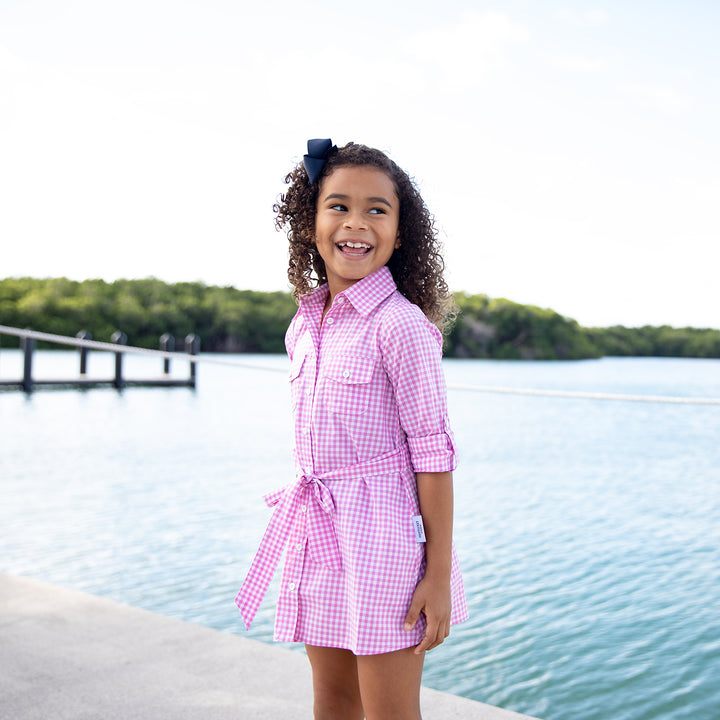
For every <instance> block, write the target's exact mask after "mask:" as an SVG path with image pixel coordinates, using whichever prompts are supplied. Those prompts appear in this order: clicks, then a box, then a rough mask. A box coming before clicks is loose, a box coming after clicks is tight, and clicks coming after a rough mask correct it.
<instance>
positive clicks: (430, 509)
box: [405, 472, 453, 655]
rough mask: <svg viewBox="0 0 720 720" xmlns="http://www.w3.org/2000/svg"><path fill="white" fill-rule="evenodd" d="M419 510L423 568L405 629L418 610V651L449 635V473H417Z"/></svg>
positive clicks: (450, 513) (406, 619)
mask: <svg viewBox="0 0 720 720" xmlns="http://www.w3.org/2000/svg"><path fill="white" fill-rule="evenodd" d="M417 488H418V500H419V502H420V513H421V514H422V518H423V524H424V525H425V537H426V542H425V554H426V558H427V568H426V570H425V576H424V577H423V579H422V580H421V581H420V582H419V583H418V585H417V588H416V589H415V593H414V594H413V599H412V603H411V604H410V610H409V611H408V614H407V616H406V618H405V629H406V630H411V629H412V628H413V627H414V626H415V623H416V622H417V619H418V616H419V614H420V612H421V611H422V612H423V613H425V618H426V619H427V629H426V631H425V637H424V638H423V639H422V642H421V643H420V644H419V645H418V646H417V647H416V648H415V653H416V654H418V655H419V654H420V653H422V652H424V651H425V650H432V648H434V647H436V646H438V645H440V643H442V642H443V640H445V638H446V637H447V636H448V635H449V634H450V611H451V600H450V564H451V561H452V525H453V481H452V473H451V472H439V473H428V472H420V473H417Z"/></svg>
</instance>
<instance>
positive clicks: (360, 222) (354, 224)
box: [343, 210, 367, 230]
mask: <svg viewBox="0 0 720 720" xmlns="http://www.w3.org/2000/svg"><path fill="white" fill-rule="evenodd" d="M343 227H345V228H346V229H347V230H367V221H366V220H365V216H364V215H363V213H361V212H360V211H358V210H349V211H348V214H347V215H346V216H345V222H344V223H343Z"/></svg>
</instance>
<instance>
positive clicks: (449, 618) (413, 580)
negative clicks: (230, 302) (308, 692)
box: [236, 140, 467, 720]
mask: <svg viewBox="0 0 720 720" xmlns="http://www.w3.org/2000/svg"><path fill="white" fill-rule="evenodd" d="M285 180H286V183H288V184H289V188H288V190H287V192H286V194H285V195H284V196H282V198H281V202H280V203H279V204H277V205H275V208H274V209H275V211H276V213H277V219H276V225H277V227H278V229H281V228H284V229H285V230H286V231H287V236H288V239H289V241H290V266H289V270H288V276H289V278H290V282H291V284H292V285H293V287H294V288H295V291H294V292H295V296H296V298H298V301H299V309H298V312H297V314H296V316H295V318H294V319H293V321H292V323H291V325H290V327H289V329H288V331H287V336H286V346H287V351H288V355H289V357H290V363H291V369H290V385H291V395H292V406H293V411H294V416H295V461H296V468H297V478H296V480H295V481H294V482H292V483H290V484H289V485H288V486H286V487H285V488H283V489H282V490H280V491H278V492H276V493H273V494H271V495H269V496H268V497H267V498H266V500H267V502H268V504H269V505H271V506H275V512H274V513H273V516H272V518H271V520H270V523H269V525H268V529H267V531H266V534H265V537H264V538H263V541H262V543H261V546H260V549H259V550H258V553H257V555H256V556H255V559H254V560H253V563H252V566H251V568H250V571H249V573H248V576H247V578H246V580H245V582H244V584H243V587H242V589H241V590H240V593H239V595H238V597H237V599H236V603H237V605H238V607H239V608H240V611H241V612H242V615H243V619H244V621H245V624H246V625H247V626H249V625H250V623H251V622H252V619H253V617H254V615H255V612H256V610H257V607H258V605H259V604H260V601H261V600H262V597H263V596H264V594H265V591H266V590H267V587H268V585H269V583H270V580H271V579H272V575H273V573H274V571H275V569H276V567H277V565H278V562H279V560H280V556H281V554H282V552H283V550H284V549H285V548H287V560H286V565H285V569H284V572H283V576H282V581H281V585H280V596H279V600H278V608H277V617H276V622H275V639H276V640H279V641H290V642H304V643H305V645H306V649H307V654H308V657H309V659H310V663H311V666H312V671H313V689H314V698H315V706H314V707H315V718H316V719H318V720H319V719H323V720H324V719H326V718H338V719H342V720H352V719H354V718H363V717H367V718H368V719H369V720H376V719H379V718H392V719H393V720H404V719H405V718H408V719H412V720H417V719H418V718H420V701H419V694H420V680H421V675H422V666H423V659H424V654H425V651H427V650H430V649H432V648H434V647H436V646H437V645H439V644H440V643H442V642H443V640H444V639H445V638H446V637H447V636H448V634H449V632H450V625H451V624H453V623H456V622H461V621H462V620H465V619H466V618H467V607H466V604H465V596H464V591H463V585H462V579H461V577H460V572H459V570H458V566H457V560H456V557H455V553H454V549H453V546H452V515H453V492H452V470H454V468H455V452H454V448H453V437H452V433H451V430H450V426H449V424H448V418H447V410H446V397H445V396H446V391H445V381H444V377H443V373H442V368H441V362H440V361H441V355H442V335H441V332H440V330H439V329H438V328H442V327H443V325H444V324H445V322H446V319H447V315H448V311H449V308H451V307H452V302H451V300H450V297H449V294H448V291H447V286H446V284H445V282H444V280H443V278H442V271H443V261H442V258H441V257H440V255H439V250H438V243H437V238H436V233H435V229H434V225H433V220H432V217H431V216H430V214H429V212H428V210H427V208H426V207H425V204H424V202H423V200H422V198H421V197H420V194H419V193H418V191H417V189H416V188H415V186H414V184H413V182H412V181H411V180H410V178H409V177H408V176H407V174H406V173H405V172H403V171H402V170H401V169H400V168H399V167H398V166H397V165H396V164H395V163H394V162H393V161H392V160H390V159H389V158H388V157H387V156H386V155H384V154H383V153H382V152H380V151H378V150H374V149H371V148H368V147H365V146H363V145H356V144H354V143H349V144H348V145H346V146H345V147H342V148H337V147H335V146H333V145H332V142H331V141H330V140H310V141H309V142H308V154H307V155H305V157H304V161H303V164H302V165H298V166H297V167H296V168H295V169H294V170H293V171H292V172H291V173H290V174H289V175H288V176H287V177H286V179H285ZM316 286H317V287H316Z"/></svg>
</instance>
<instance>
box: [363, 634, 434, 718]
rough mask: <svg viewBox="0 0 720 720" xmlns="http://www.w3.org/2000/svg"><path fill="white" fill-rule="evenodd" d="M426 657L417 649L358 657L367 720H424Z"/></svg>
mask: <svg viewBox="0 0 720 720" xmlns="http://www.w3.org/2000/svg"><path fill="white" fill-rule="evenodd" d="M424 660H425V653H421V654H420V655H416V654H415V648H414V647H411V648H407V649H405V650H397V651H396V652H391V653H384V654H382V655H359V656H358V657H357V669H358V679H359V682H360V695H361V697H362V705H363V707H364V708H365V713H366V717H367V720H421V715H420V681H421V678H422V669H423V661H424Z"/></svg>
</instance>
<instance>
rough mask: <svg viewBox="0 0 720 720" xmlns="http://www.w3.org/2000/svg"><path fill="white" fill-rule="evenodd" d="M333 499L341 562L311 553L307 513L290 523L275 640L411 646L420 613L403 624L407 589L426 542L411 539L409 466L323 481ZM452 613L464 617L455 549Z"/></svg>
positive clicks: (377, 649)
mask: <svg viewBox="0 0 720 720" xmlns="http://www.w3.org/2000/svg"><path fill="white" fill-rule="evenodd" d="M325 484H326V486H327V487H328V489H329V490H330V492H331V493H332V496H333V500H334V503H335V514H334V517H333V525H334V528H335V534H336V537H337V540H338V547H339V550H340V556H341V559H342V569H340V570H337V569H336V570H333V569H331V568H329V567H327V566H325V565H323V564H321V563H319V562H317V561H316V559H314V558H313V552H312V548H310V547H308V542H307V537H308V533H307V516H306V513H303V512H302V511H300V512H298V516H297V518H296V520H295V522H294V524H293V529H292V532H291V537H290V541H289V543H288V549H287V559H286V562H285V567H284V570H283V576H282V580H281V583H280V594H279V598H278V607H277V615H276V620H275V639H276V640H278V641H282V642H303V643H307V644H309V645H316V646H321V647H335V648H344V649H346V650H350V651H351V652H353V653H355V654H356V655H375V654H378V653H386V652H393V651H395V650H400V649H403V648H407V647H412V646H414V645H417V644H418V643H419V642H420V641H421V640H422V638H423V635H424V633H425V618H424V616H423V615H422V614H421V615H420V619H419V621H418V622H417V623H416V625H415V627H414V628H413V629H412V630H411V631H409V632H408V631H405V630H404V627H403V626H404V622H405V616H406V614H407V612H408V610H409V608H410V603H411V600H412V596H413V592H414V591H415V587H416V586H417V584H418V582H419V581H420V579H421V578H422V577H423V575H424V572H425V545H424V544H423V543H419V542H417V540H416V536H415V529H414V526H413V517H414V516H415V515H417V514H418V513H419V510H418V505H417V490H416V489H415V487H416V486H415V478H414V474H412V472H411V471H408V472H405V473H394V474H392V475H379V476H372V477H363V478H356V479H352V480H328V481H326V482H325ZM451 591H452V617H451V623H453V624H455V623H458V622H462V621H463V620H466V619H467V617H468V611H467V604H466V601H465V593H464V589H463V582H462V577H461V575H460V569H459V566H458V562H457V557H456V555H455V550H454V548H453V558H452V571H451Z"/></svg>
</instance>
